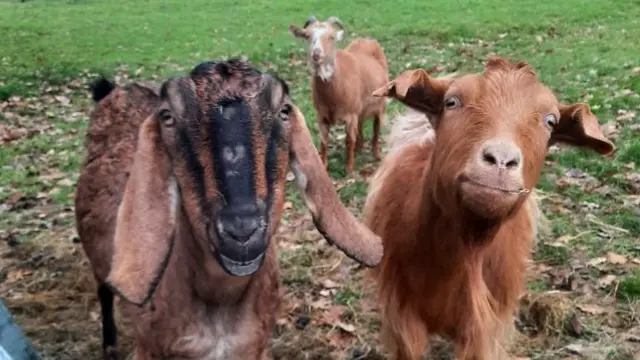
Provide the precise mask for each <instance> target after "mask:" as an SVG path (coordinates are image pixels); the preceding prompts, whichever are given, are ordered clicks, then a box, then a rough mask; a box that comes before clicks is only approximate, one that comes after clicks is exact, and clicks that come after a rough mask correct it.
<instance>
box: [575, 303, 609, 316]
mask: <svg viewBox="0 0 640 360" xmlns="http://www.w3.org/2000/svg"><path fill="white" fill-rule="evenodd" d="M576 307H577V308H578V310H580V311H582V312H583V313H585V314H590V315H600V314H604V313H605V312H606V310H605V309H603V308H601V307H600V306H598V305H594V304H582V305H577V306H576Z"/></svg>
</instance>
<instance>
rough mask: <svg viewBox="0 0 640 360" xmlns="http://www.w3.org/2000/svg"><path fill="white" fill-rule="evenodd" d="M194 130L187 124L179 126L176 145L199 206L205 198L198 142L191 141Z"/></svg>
mask: <svg viewBox="0 0 640 360" xmlns="http://www.w3.org/2000/svg"><path fill="white" fill-rule="evenodd" d="M190 132H191V134H190ZM194 132H195V131H194V129H190V128H189V127H187V126H185V127H182V128H180V129H179V130H178V147H179V149H180V154H182V160H183V161H184V162H185V167H186V170H187V173H188V174H189V177H190V178H191V185H192V186H193V187H194V188H195V192H196V196H197V198H198V202H199V204H200V206H203V205H206V204H205V203H206V202H205V201H204V199H206V194H205V189H206V187H205V178H204V167H203V166H202V163H200V160H199V159H198V153H197V152H196V148H197V146H198V144H196V143H194V141H193V133H194Z"/></svg>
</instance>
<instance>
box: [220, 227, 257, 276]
mask: <svg viewBox="0 0 640 360" xmlns="http://www.w3.org/2000/svg"><path fill="white" fill-rule="evenodd" d="M212 230H213V229H211V228H209V236H210V238H209V247H210V248H211V251H212V252H213V253H214V255H215V257H216V259H217V260H218V262H219V263H220V266H221V267H222V268H223V269H224V270H225V271H226V272H227V273H228V274H230V275H233V276H249V275H252V274H254V273H255V272H257V271H258V270H259V269H260V267H261V266H262V263H263V262H264V255H265V252H266V251H267V248H268V247H269V236H268V230H267V227H266V226H260V227H258V228H257V229H256V230H255V231H253V233H251V234H250V236H247V237H246V238H237V237H232V236H230V235H229V234H228V233H226V232H224V231H222V232H221V231H220V230H221V228H220V227H218V226H216V227H215V230H213V231H212Z"/></svg>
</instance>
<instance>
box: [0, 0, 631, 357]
mask: <svg viewBox="0 0 640 360" xmlns="http://www.w3.org/2000/svg"><path fill="white" fill-rule="evenodd" d="M317 4H318V5H316V6H314V5H312V3H311V2H303V1H297V2H295V1H292V0H283V1H242V2H238V1H230V0H218V1H204V0H190V1H179V0H166V1H160V0H137V1H124V0H109V1H97V0H75V1H72V0H29V1H27V2H25V3H21V2H19V1H17V0H16V1H13V0H4V1H2V0H0V104H2V102H3V101H6V100H8V99H11V100H10V101H9V102H7V103H5V104H10V106H2V107H0V125H6V126H9V127H12V128H18V129H41V131H40V132H39V133H36V134H35V135H33V136H31V137H29V138H23V139H20V140H17V141H13V142H11V143H9V144H6V145H3V147H2V150H1V151H0V206H3V204H4V205H5V207H6V205H11V204H10V203H11V202H14V201H15V199H17V198H22V200H20V201H23V202H25V203H26V204H29V203H28V201H27V200H25V199H36V200H33V201H35V203H34V204H32V205H30V206H28V207H27V208H25V209H20V210H16V211H3V210H1V209H2V208H0V235H2V236H5V235H6V234H9V233H10V234H13V235H14V236H15V238H16V239H18V240H19V241H24V242H29V241H33V240H34V239H38V240H40V239H47V238H55V237H56V236H62V235H59V234H63V235H64V236H65V239H67V238H68V237H70V236H71V235H72V234H73V231H74V230H73V226H74V225H73V212H72V207H71V206H72V204H73V189H74V183H75V181H76V179H77V176H78V171H79V167H80V164H81V161H82V150H83V149H82V143H83V141H84V139H83V136H84V130H85V129H86V122H87V119H88V113H89V111H90V109H91V105H92V104H91V102H90V100H89V98H88V93H87V91H86V83H87V81H88V80H90V79H91V78H93V77H94V76H95V74H96V73H103V74H106V75H108V76H116V75H118V76H122V77H127V78H145V79H150V78H156V79H161V78H165V77H168V76H171V75H176V74H184V73H185V72H186V71H188V70H189V69H190V68H192V67H193V66H195V65H197V64H198V63H199V62H200V61H203V60H210V59H219V58H229V57H235V56H246V57H247V58H248V59H250V60H251V61H252V62H253V63H254V64H256V65H257V66H258V67H260V68H262V69H264V70H269V71H273V72H277V73H278V74H279V75H280V76H282V77H283V78H284V79H285V80H287V81H288V82H289V83H290V87H291V89H292V92H293V97H294V100H295V101H296V103H297V104H298V105H299V106H300V107H301V109H302V110H303V112H304V114H305V116H306V119H307V122H308V123H309V125H310V129H311V132H312V134H313V136H314V141H316V144H318V139H317V129H316V126H315V113H314V109H313V107H312V105H311V96H310V89H309V74H308V72H307V69H306V66H305V63H304V61H305V45H304V44H303V43H302V42H301V41H300V40H298V39H295V38H293V37H292V36H291V35H290V34H289V33H288V25H289V24H290V23H296V24H299V25H301V24H302V23H303V22H304V21H305V19H306V18H307V17H308V16H309V15H312V14H313V15H316V16H317V17H319V18H326V17H328V16H338V17H339V18H340V19H341V20H342V21H343V23H344V24H345V26H346V28H347V36H346V41H344V42H343V43H342V45H341V46H345V45H346V44H347V42H348V41H349V40H351V39H353V37H354V36H355V35H358V36H372V37H375V38H376V39H378V40H379V41H380V42H381V43H382V44H383V46H384V48H385V52H386V55H387V57H388V59H389V63H390V72H391V74H390V76H392V77H393V76H395V75H397V74H398V73H399V72H401V71H402V70H405V69H407V68H415V67H425V68H430V67H433V66H438V67H439V68H440V69H441V72H442V73H447V72H452V71H477V70H480V69H481V68H482V62H483V61H484V60H485V59H486V57H487V56H488V55H493V54H497V55H501V56H503V57H506V58H508V59H511V60H520V59H524V60H527V61H528V62H529V63H530V64H531V65H532V66H533V67H534V69H535V70H536V71H537V73H538V74H539V77H540V78H541V80H542V81H544V82H545V83H546V84H547V85H549V86H550V87H551V88H552V89H553V90H554V91H556V92H557V94H558V97H559V98H560V99H562V100H563V101H566V102H578V101H585V102H588V103H589V104H590V106H591V108H592V110H593V112H594V113H595V114H596V116H598V118H599V120H600V123H601V124H605V123H607V122H616V123H617V125H618V132H619V133H618V134H617V135H616V137H615V138H614V142H615V144H616V146H617V148H618V150H617V153H616V154H615V156H614V157H613V158H611V159H603V158H601V157H599V156H597V155H595V154H593V153H591V152H588V151H585V150H577V149H570V148H563V149H562V151H560V152H557V153H553V154H550V155H549V156H548V159H547V160H548V163H549V166H547V167H546V169H545V171H544V174H543V176H542V178H541V180H540V182H539V184H538V188H539V189H540V190H541V191H542V192H543V195H545V198H544V200H543V201H542V206H543V210H544V213H545V215H546V216H547V217H548V218H549V219H550V221H551V232H550V234H551V235H550V237H549V238H543V239H541V240H540V243H539V244H538V247H537V250H536V253H535V255H534V259H535V261H536V263H538V264H544V265H546V266H549V267H551V268H552V269H554V271H560V270H563V269H567V268H572V269H573V268H575V265H576V264H578V265H579V264H584V263H586V262H588V261H589V260H591V259H596V258H600V257H603V256H605V254H606V253H607V252H615V253H617V254H621V255H624V256H626V257H627V258H628V259H633V258H638V257H640V252H639V250H638V243H639V242H638V239H639V238H640V220H639V219H640V216H639V214H640V210H638V208H639V207H640V205H639V203H640V200H638V196H637V194H636V192H638V191H640V184H636V183H634V181H638V180H634V177H633V176H631V174H632V173H636V172H640V168H639V167H640V131H639V130H635V128H637V127H640V117H639V116H638V114H640V95H639V94H640V41H639V40H638V39H640V1H638V0H617V1H610V0H586V1H582V0H567V1H552V0H518V1H516V0H506V1H498V0H459V1H445V0H434V1H429V2H424V1H412V2H409V1H406V2H397V1H395V2H381V1H373V0H364V1H354V2H350V3H346V2H344V1H336V0H326V1H323V2H322V3H317ZM56 96H58V97H59V96H63V97H64V98H62V99H60V98H56ZM16 98H19V100H16ZM65 98H67V99H69V100H70V104H69V105H65V104H64V101H65ZM396 110H402V107H401V106H399V105H398V104H397V103H395V102H394V103H392V105H391V107H390V109H389V111H388V116H389V117H392V115H393V113H394V111H396ZM629 113H630V114H631V115H625V114H629ZM342 131H343V130H342V129H339V128H338V129H335V130H332V139H331V140H330V148H331V152H330V156H329V158H330V161H329V173H330V175H331V177H332V178H333V179H334V180H336V182H337V183H338V184H339V190H338V193H339V195H340V198H341V199H342V201H344V202H345V203H347V204H348V205H349V207H350V209H352V210H354V211H356V212H358V211H360V210H361V206H362V204H363V201H364V197H365V195H366V192H367V183H366V178H365V177H364V176H361V175H354V176H351V177H345V175H344V145H343V141H342V140H340V141H338V140H337V139H336V136H335V135H337V134H340V133H342ZM366 133H367V139H369V138H370V136H371V124H370V123H367V125H366ZM365 144H366V145H365V149H364V151H363V152H362V153H360V154H357V155H356V169H361V168H363V167H375V166H376V165H377V163H375V162H374V161H372V157H371V153H370V146H369V142H368V141H367V142H366V143H365ZM570 169H578V170H580V171H582V172H583V173H584V174H583V175H584V176H579V177H575V176H573V177H572V175H571V174H572V173H571V171H569V170H570ZM594 184H595V185H594ZM600 185H606V186H608V188H609V189H608V191H606V192H604V191H602V189H603V188H602V187H601V186H600ZM287 194H288V201H290V202H291V204H292V206H291V210H290V211H288V212H287V213H285V219H287V221H289V220H291V221H292V224H299V223H300V222H297V221H296V220H297V219H299V218H300V216H301V215H302V214H304V213H306V209H305V207H304V203H303V202H302V199H301V197H300V195H299V194H298V193H297V192H296V190H295V186H293V185H292V183H288V184H287ZM29 201H31V200H29ZM293 226H294V225H291V226H289V225H283V228H284V231H285V232H287V231H290V233H291V234H295V232H294V230H295V229H293V228H292V227H293ZM3 234H4V235H3ZM576 235H579V236H577V237H575V238H571V240H570V241H568V242H566V243H560V244H558V243H555V241H556V239H558V238H568V237H572V236H576ZM297 245H300V246H301V247H299V248H294V249H292V250H291V249H287V250H283V251H282V252H281V263H282V276H283V283H284V284H285V286H286V287H287V292H288V294H289V295H288V296H290V297H291V299H292V301H302V300H300V299H303V298H304V299H307V298H309V297H316V296H318V295H317V294H316V292H315V291H316V290H317V289H316V288H315V286H317V285H316V281H317V279H318V278H319V277H321V276H327V277H334V278H337V279H338V280H339V281H338V282H340V283H343V284H344V287H343V288H341V289H340V290H339V291H338V292H336V293H333V294H332V295H331V297H332V303H335V304H341V305H348V306H356V308H357V305H358V304H359V303H361V302H363V301H366V300H367V299H368V297H369V295H367V294H364V293H360V292H359V290H358V292H356V291H355V290H352V289H359V287H358V284H349V279H348V277H346V276H345V275H344V274H343V273H340V274H338V273H337V272H338V270H336V269H337V268H338V267H339V266H338V265H336V260H335V258H334V257H329V258H328V259H325V258H323V257H322V256H320V255H323V254H324V252H322V251H320V250H318V249H317V248H316V247H320V248H322V247H324V243H322V244H310V243H309V242H308V241H305V242H301V243H300V244H297ZM634 269H635V270H634ZM606 274H615V275H616V276H618V277H619V278H620V279H621V280H620V284H619V287H618V292H617V295H618V298H619V300H618V303H616V304H614V305H611V303H610V302H603V303H602V304H600V305H601V306H603V307H604V306H615V307H616V309H618V310H620V312H628V313H637V310H638V309H637V307H638V306H639V305H638V298H639V295H638V294H639V292H640V291H639V285H638V284H639V282H638V277H639V273H638V270H637V263H636V262H633V261H629V262H627V263H626V264H609V263H607V262H605V263H604V265H600V268H598V271H595V270H594V271H590V272H588V275H584V276H585V278H584V279H582V280H581V281H584V282H586V283H588V284H590V285H591V286H592V287H593V288H598V287H597V285H596V283H597V280H598V277H601V276H604V275H606ZM534 275H536V277H535V279H533V280H532V281H530V283H529V286H528V288H529V290H530V291H532V292H534V293H537V294H544V293H545V292H547V291H549V290H553V289H551V288H550V286H549V285H548V283H549V282H548V281H547V277H548V274H546V273H540V274H534ZM354 281H355V280H354ZM602 291H604V290H602ZM294 295H295V296H294ZM600 295H601V296H600V297H585V298H582V296H583V294H581V293H576V294H573V295H572V296H573V297H574V299H577V300H584V301H596V302H597V301H599V300H600V299H601V298H604V297H606V296H607V294H605V293H604V292H603V293H600ZM321 296H325V295H321ZM594 299H595V300H594ZM305 301H306V300H305ZM309 301H311V300H309ZM604 304H606V305H604ZM300 306H302V305H300ZM354 315H355V317H357V318H358V319H359V320H358V321H360V325H362V326H361V327H362V329H363V330H362V333H359V334H358V340H357V341H356V342H355V344H360V345H362V346H364V345H363V344H367V343H376V344H377V342H376V341H377V340H375V339H377V338H375V335H376V334H375V333H377V330H376V329H377V325H376V324H377V323H376V321H377V317H376V316H375V313H374V314H373V315H371V316H370V317H367V315H366V314H358V312H355V313H354ZM85 317H86V316H84V315H83V319H84V318H85ZM625 319H627V320H625V321H630V322H631V323H633V321H636V322H637V321H638V320H637V318H633V317H632V319H631V320H629V319H628V318H625ZM83 321H84V320H83ZM593 321H597V320H595V318H594V319H593ZM595 328H599V327H597V326H596V327H595ZM366 329H369V330H366ZM305 331H307V333H306V334H307V335H305V336H307V337H310V336H315V335H309V334H311V333H309V331H310V330H305ZM323 331H324V330H323V328H318V329H317V333H313V334H323V336H324V333H323ZM358 331H360V330H358ZM619 331H620V334H622V333H623V332H624V331H625V330H624V326H621V327H620V330H619ZM614 338H615V337H614ZM620 338H622V335H620ZM302 339H303V340H304V339H305V337H304V336H303V338H302ZM322 339H324V338H322ZM371 339H374V340H371ZM303 340H299V339H298V340H291V341H289V340H286V341H285V340H282V341H283V344H284V345H281V346H284V347H287V346H288V347H290V348H291V349H297V348H302V347H303V346H301V345H300V344H299V343H297V342H296V341H303ZM574 340H575V339H565V338H556V339H547V340H546V341H547V342H546V343H545V344H544V345H540V346H538V347H536V346H534V345H531V344H529V345H527V346H530V347H522V348H521V349H520V350H518V351H517V352H518V353H519V354H522V355H523V356H524V355H526V356H531V357H532V359H555V358H557V357H554V356H556V354H557V353H558V352H561V351H562V350H559V349H561V347H562V346H563V345H566V344H567V343H569V342H573V341H574ZM304 341H306V340H304ZM327 341H328V340H321V343H323V342H324V343H326V342H327ZM354 341H355V340H354ZM585 341H586V340H585ZM614 342H615V341H614ZM549 344H551V345H549ZM352 345H353V344H352ZM327 346H328V345H327ZM354 346H355V345H354ZM341 349H342V350H344V351H345V353H346V351H347V350H346V349H347V347H346V346H345V347H344V349H343V348H341V347H339V346H338V350H335V349H334V350H335V351H338V353H340V351H342V350H341ZM334 350H332V351H334ZM637 351H640V349H638V350H637ZM637 351H635V352H631V353H637ZM628 353H629V352H628V351H627V350H625V349H619V351H618V350H614V351H613V350H612V352H611V353H610V354H609V355H608V356H609V357H608V358H610V359H614V358H615V359H622V358H626V357H625V356H626V355H624V354H628ZM340 354H341V355H336V356H343V355H344V353H340ZM85 355H86V354H77V356H76V358H84V356H85ZM605 355H606V354H605ZM605 355H603V356H602V358H604V357H605ZM345 356H346V355H345Z"/></svg>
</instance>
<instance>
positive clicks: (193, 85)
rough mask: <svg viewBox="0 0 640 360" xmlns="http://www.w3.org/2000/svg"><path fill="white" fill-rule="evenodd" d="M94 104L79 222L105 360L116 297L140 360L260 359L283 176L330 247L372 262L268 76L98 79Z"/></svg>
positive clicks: (272, 302)
mask: <svg viewBox="0 0 640 360" xmlns="http://www.w3.org/2000/svg"><path fill="white" fill-rule="evenodd" d="M93 96H94V99H95V100H96V101H99V103H98V104H97V105H96V108H95V110H94V112H93V114H92V116H91V121H90V124H89V129H88V134H87V138H86V143H85V147H86V152H87V153H86V158H85V162H84V165H83V168H82V174H81V176H80V179H79V180H78V185H77V193H76V218H77V227H78V233H79V235H80V239H81V241H82V245H83V248H84V251H85V252H86V254H87V256H88V258H89V260H90V262H91V265H92V267H93V271H94V274H95V277H96V279H97V281H98V296H99V299H100V304H101V308H102V327H103V346H104V351H105V358H109V359H114V358H117V355H116V351H115V346H116V328H115V323H114V319H113V292H116V293H117V294H118V295H119V296H121V297H122V298H123V299H124V300H126V301H125V302H123V303H122V304H123V305H122V309H123V311H124V313H125V315H126V316H127V317H129V318H130V319H132V320H133V321H132V323H133V326H134V333H135V338H136V347H135V350H134V359H136V360H141V359H160V358H162V359H169V358H171V359H174V358H180V359H265V358H266V357H267V353H268V351H267V342H268V334H269V328H270V326H271V325H272V324H273V322H274V318H275V314H276V310H277V305H278V296H279V292H278V291H279V267H278V261H277V255H276V249H275V246H274V245H273V244H272V241H271V236H272V235H273V234H274V233H275V232H276V230H277V227H278V224H279V221H280V216H281V214H282V206H283V202H284V193H285V191H284V185H285V175H286V171H287V166H288V165H290V166H291V169H292V171H293V172H294V174H295V177H296V181H297V184H298V185H299V187H300V190H301V191H302V193H303V197H304V199H305V201H306V204H307V205H308V207H309V209H310V210H311V213H312V215H313V219H314V223H315V224H316V227H317V228H318V230H319V231H320V232H321V233H322V234H323V235H324V236H325V238H326V239H327V240H329V241H330V242H332V243H335V244H336V245H337V246H338V247H340V248H341V249H342V250H343V251H345V252H346V253H347V254H348V255H350V256H353V257H354V258H355V259H358V260H360V261H361V262H363V263H365V264H366V265H370V266H371V265H376V264H377V263H378V262H379V260H380V257H381V256H382V248H381V243H380V239H379V238H378V237H377V236H375V235H373V234H372V233H371V232H370V231H369V230H367V229H366V227H365V226H364V225H363V224H362V223H359V222H358V221H357V220H356V219H355V218H354V217H353V216H352V215H351V214H350V213H349V212H348V210H347V209H346V208H345V207H344V206H343V205H342V204H341V203H340V201H339V200H338V197H337V194H336V193H335V191H334V189H333V186H332V183H331V181H330V180H329V177H328V175H327V173H326V171H325V170H324V168H323V167H322V163H321V161H320V157H319V156H318V154H317V151H316V150H315V147H314V146H313V142H312V140H311V136H310V134H309V131H308V129H307V128H306V125H305V121H304V118H303V116H302V114H301V112H300V111H299V110H298V108H297V107H296V106H295V105H294V104H293V102H292V100H291V98H290V96H289V91H288V87H287V85H286V83H284V82H283V81H282V80H280V79H279V78H277V77H276V76H274V75H268V74H262V73H260V72H259V71H258V70H256V69H254V68H252V67H251V66H250V65H248V64H247V63H244V62H241V61H237V60H230V61H226V62H217V63H216V62H206V63H202V64H200V65H199V66H197V67H196V68H194V69H193V70H192V72H191V73H190V74H189V75H188V76H185V77H178V78H172V79H169V80H168V81H166V82H165V83H163V84H162V86H161V87H160V89H159V91H158V88H157V87H154V86H150V85H142V84H133V85H129V86H127V87H124V88H120V87H114V86H113V85H112V84H111V83H109V82H107V81H106V80H102V81H100V82H98V83H97V84H96V85H95V86H94V90H93ZM148 302H149V303H150V304H148V306H144V305H145V304H147V303H148Z"/></svg>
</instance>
